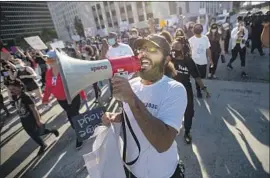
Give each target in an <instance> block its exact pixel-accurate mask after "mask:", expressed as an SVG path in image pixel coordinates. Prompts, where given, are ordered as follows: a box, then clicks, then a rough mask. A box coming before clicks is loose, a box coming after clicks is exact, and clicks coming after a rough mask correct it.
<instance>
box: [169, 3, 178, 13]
mask: <svg viewBox="0 0 270 178" xmlns="http://www.w3.org/2000/svg"><path fill="white" fill-rule="evenodd" d="M169 8H170V15H173V14H176V13H177V12H176V11H177V4H176V2H173V1H170V2H169Z"/></svg>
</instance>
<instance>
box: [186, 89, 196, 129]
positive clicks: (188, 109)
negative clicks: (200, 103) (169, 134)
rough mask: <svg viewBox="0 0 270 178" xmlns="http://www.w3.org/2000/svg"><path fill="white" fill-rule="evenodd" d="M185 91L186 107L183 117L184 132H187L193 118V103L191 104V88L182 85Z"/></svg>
mask: <svg viewBox="0 0 270 178" xmlns="http://www.w3.org/2000/svg"><path fill="white" fill-rule="evenodd" d="M184 86H185V88H186V91H187V107H186V111H185V115H184V126H185V131H186V132H189V131H190V129H191V126H192V119H193V116H194V103H193V91H192V86H191V84H190V85H184Z"/></svg>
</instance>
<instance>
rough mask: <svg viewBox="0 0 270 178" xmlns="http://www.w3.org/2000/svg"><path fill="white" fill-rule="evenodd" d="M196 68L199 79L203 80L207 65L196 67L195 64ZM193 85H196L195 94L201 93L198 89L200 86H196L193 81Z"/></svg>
mask: <svg viewBox="0 0 270 178" xmlns="http://www.w3.org/2000/svg"><path fill="white" fill-rule="evenodd" d="M196 66H197V69H198V71H199V73H200V77H201V78H202V79H204V78H205V77H206V69H207V65H206V64H205V65H198V64H196ZM195 84H196V89H197V92H199V93H200V92H201V88H200V86H199V85H198V84H197V82H196V81H195Z"/></svg>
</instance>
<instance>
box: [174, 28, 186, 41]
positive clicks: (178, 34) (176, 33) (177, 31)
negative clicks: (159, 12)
mask: <svg viewBox="0 0 270 178" xmlns="http://www.w3.org/2000/svg"><path fill="white" fill-rule="evenodd" d="M180 36H185V37H186V38H187V36H186V35H185V33H184V30H183V29H182V28H178V29H177V30H176V31H175V33H174V39H176V38H178V37H180Z"/></svg>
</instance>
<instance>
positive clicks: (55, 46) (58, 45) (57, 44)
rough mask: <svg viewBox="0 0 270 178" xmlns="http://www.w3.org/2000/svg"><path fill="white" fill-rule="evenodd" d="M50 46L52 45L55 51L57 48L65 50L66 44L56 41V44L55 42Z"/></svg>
mask: <svg viewBox="0 0 270 178" xmlns="http://www.w3.org/2000/svg"><path fill="white" fill-rule="evenodd" d="M50 45H51V47H52V48H53V49H56V48H60V49H63V48H65V44H64V42H63V41H56V42H54V43H51V44H50Z"/></svg>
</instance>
